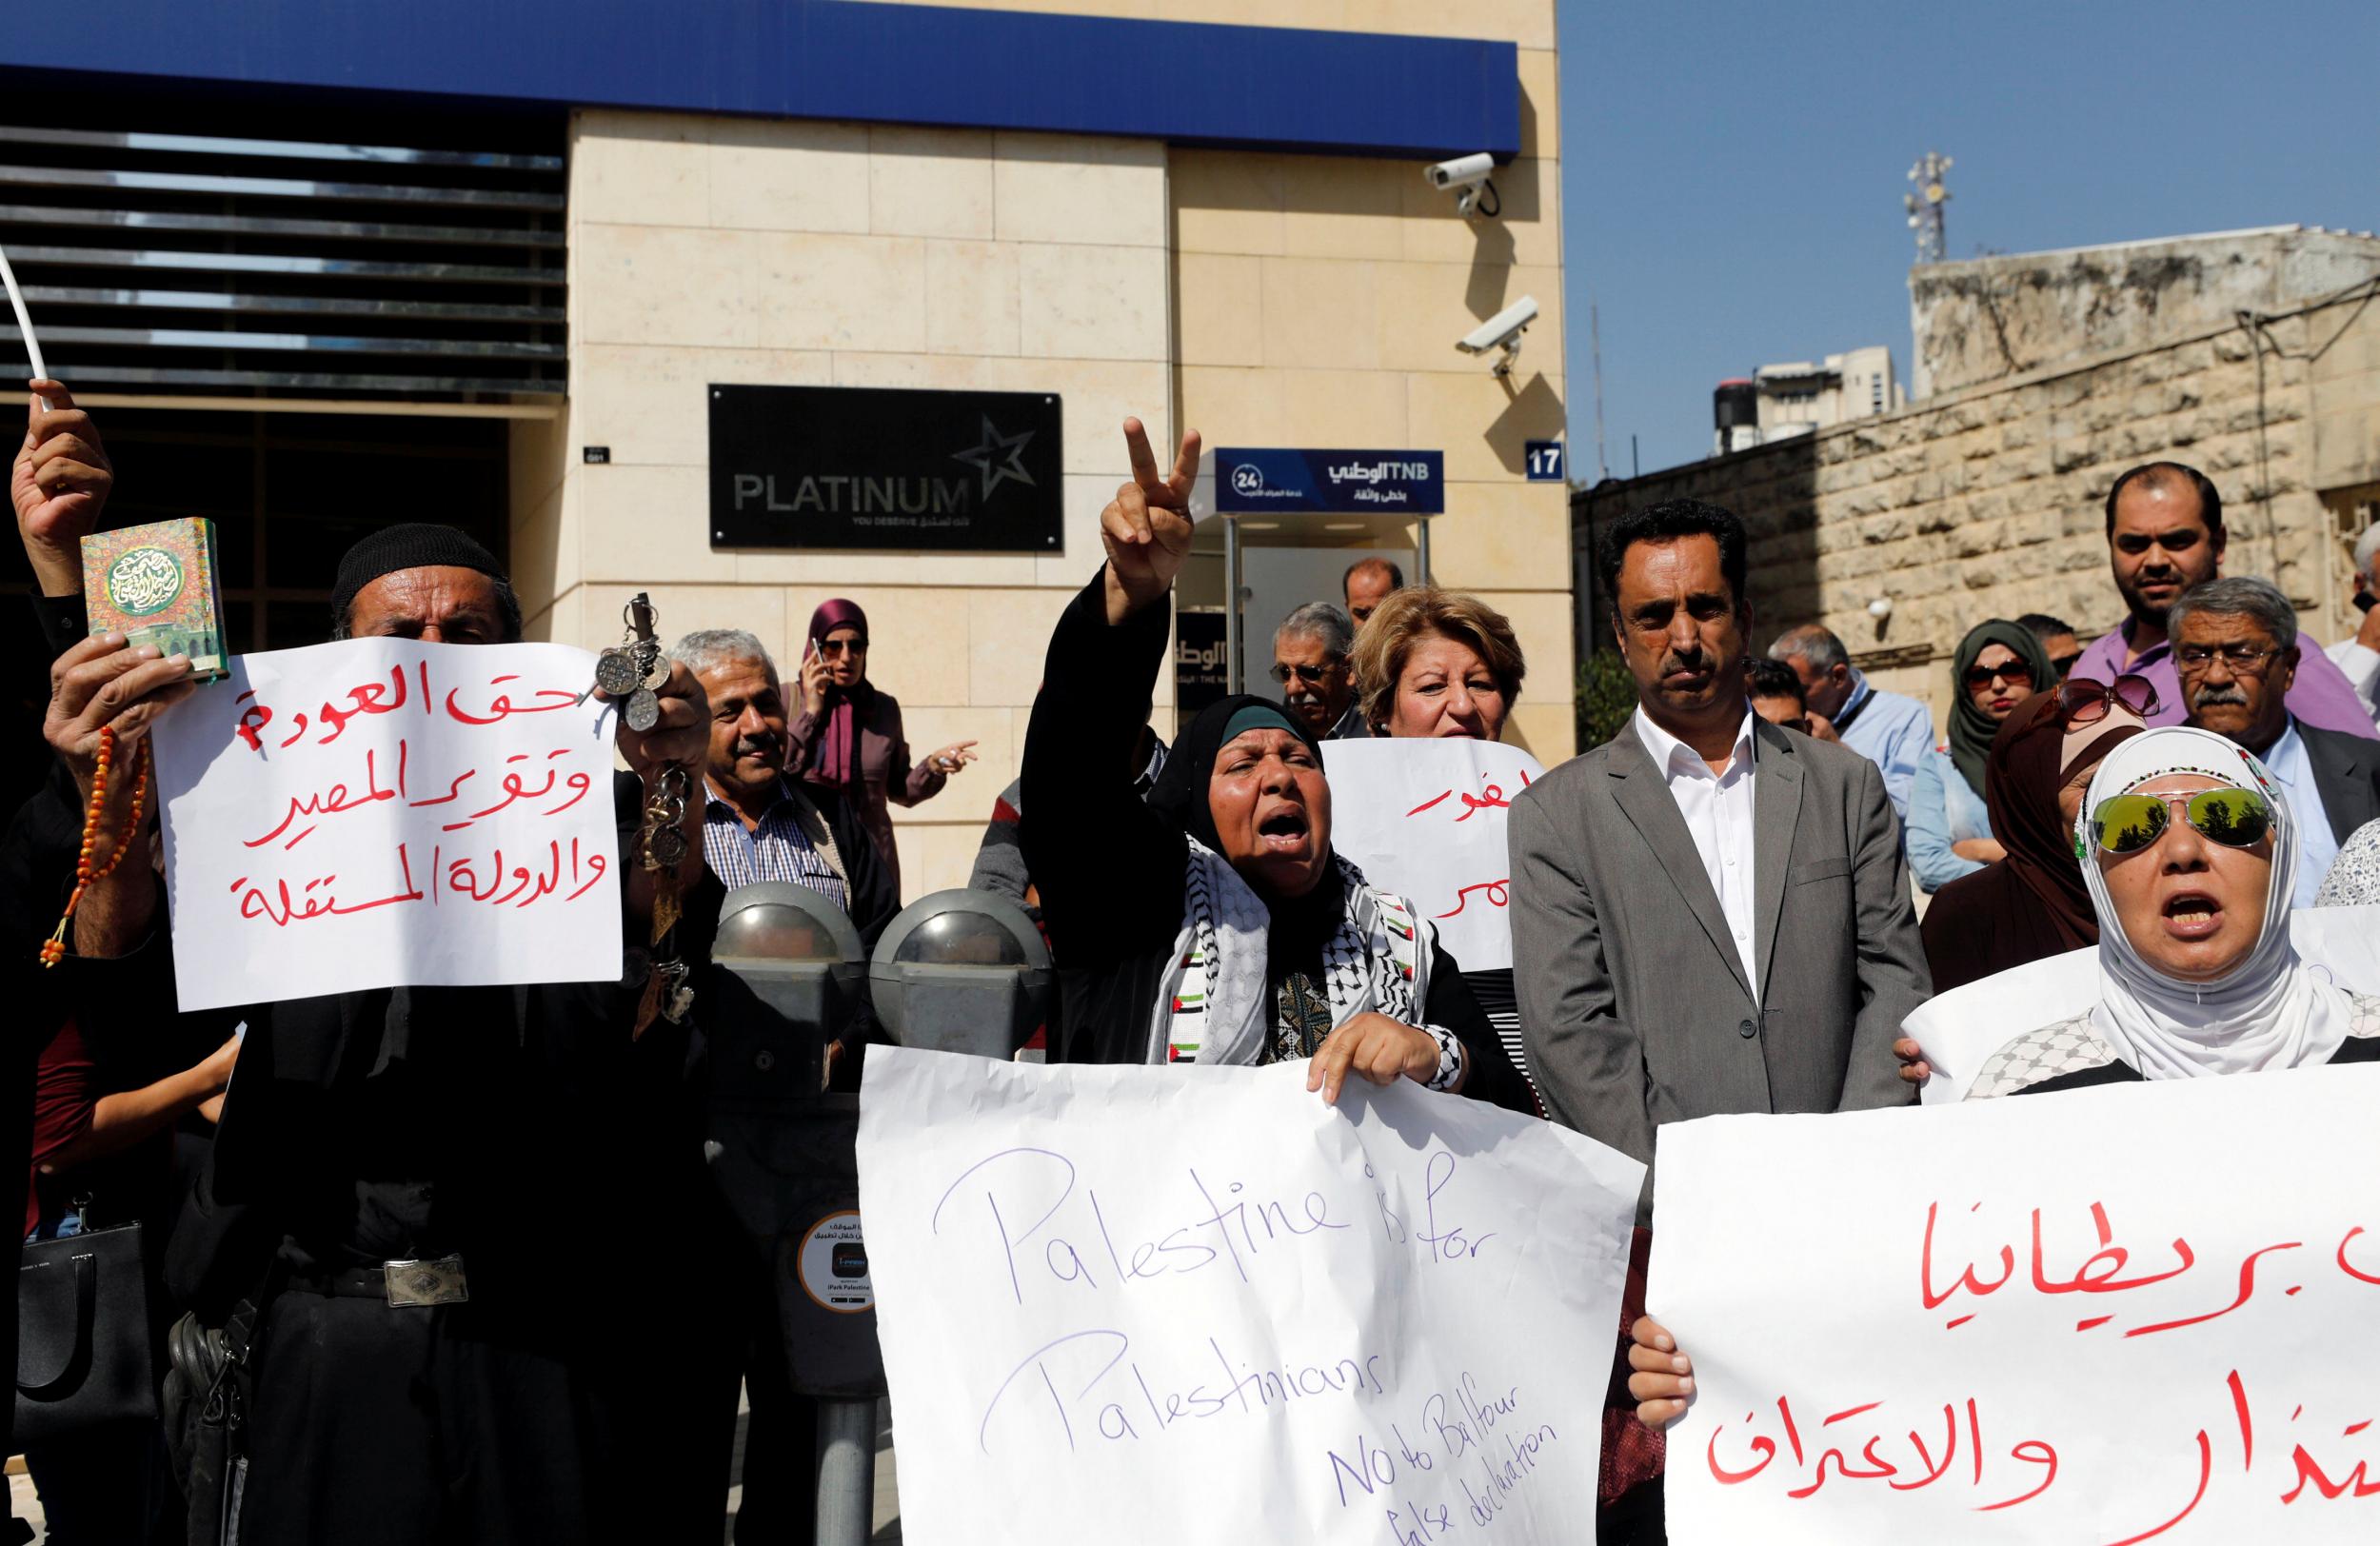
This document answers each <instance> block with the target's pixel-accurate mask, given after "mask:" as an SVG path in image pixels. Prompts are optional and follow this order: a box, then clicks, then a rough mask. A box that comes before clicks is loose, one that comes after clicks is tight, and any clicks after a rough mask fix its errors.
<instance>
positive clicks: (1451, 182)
mask: <svg viewBox="0 0 2380 1546" xmlns="http://www.w3.org/2000/svg"><path fill="white" fill-rule="evenodd" d="M1495 170H1496V158H1495V157H1494V156H1492V155H1490V154H1488V152H1486V151H1485V150H1481V151H1479V152H1478V154H1476V155H1467V156H1457V157H1456V158H1455V159H1454V160H1452V161H1440V162H1438V163H1436V164H1434V165H1432V166H1428V167H1424V168H1421V175H1422V176H1424V177H1426V178H1428V179H1429V180H1430V186H1431V187H1432V188H1440V189H1444V188H1459V189H1461V191H1460V192H1458V193H1457V194H1456V195H1455V211H1456V213H1458V214H1462V215H1468V214H1470V213H1471V211H1472V210H1474V209H1477V210H1478V211H1479V212H1480V213H1481V214H1484V215H1493V214H1496V213H1497V211H1499V210H1500V209H1502V208H1503V201H1502V200H1500V199H1498V198H1497V194H1496V185H1495V184H1494V183H1491V182H1489V181H1488V176H1489V174H1490V173H1492V172H1494V171H1495ZM1482 201H1484V202H1482Z"/></svg>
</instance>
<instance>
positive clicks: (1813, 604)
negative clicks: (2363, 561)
mask: <svg viewBox="0 0 2380 1546" xmlns="http://www.w3.org/2000/svg"><path fill="white" fill-rule="evenodd" d="M2365 293H2366V290H2365V289H2363V288H2359V289H2358V290H2356V291H2354V292H2350V294H2347V295H2345V296H2342V297H2339V298H2337V299H2335V300H2333V301H2331V302H2330V303H2328V304H2317V305H2315V306H2313V307H2309V308H2306V309H2302V310H2299V311H2297V312H2294V313H2292V314H2291V315H2288V316H2284V317H2280V318H2277V319H2274V320H2272V321H2271V323H2270V324H2269V326H2268V327H2267V329H2266V341H2265V342H2264V344H2263V346H2262V348H2261V350H2259V349H2258V348H2257V347H2255V345H2253V344H2252V343H2251V337H2250V335H2249V334H2248V333H2247V332H2246V331H2245V330H2243V329H2241V328H2239V327H2225V328H2222V329H2220V330H2208V331H2203V332H2199V333H2195V334H2192V335H2188V336H2184V337H2181V338H2177V339H2173V340H2172V341H2170V342H2167V343H2165V344H2162V345H2159V346H2156V347H2150V348H2144V349H2138V350H2133V351H2128V352H2120V353H2115V354H2112V355H2102V356H2099V357H2097V358H2095V359H2092V360H2089V361H2085V362H2082V363H2079V364H2077V365H2075V366H2073V367H2065V368H2059V369H2053V370H2046V371H2035V372H2033V373H2031V374H2028V375H2023V376H2016V377H2012V378H2009V379H2008V380H2006V381H2004V382H1996V383H1992V384H1989V385H1985V386H1975V387H1971V388H1969V389H1967V390H1965V391H1962V392H1956V393H1952V394H1948V395H1946V396H1940V397H1935V398H1934V399H1931V400H1929V401H1927V402H1924V403H1920V404H1917V405H1915V406H1912V407H1910V408H1907V409H1905V410H1903V411H1901V412H1899V413H1894V414H1890V415H1887V416H1885V417H1883V418H1880V419H1870V420H1864V421H1861V422H1859V423H1857V424H1854V425H1847V426H1840V427H1837V428H1835V429H1831V430H1826V431H1822V432H1820V433H1819V434H1818V435H1816V436H1815V437H1813V438H1811V439H1809V440H1806V441H1794V442H1787V443H1784V444H1782V445H1777V446H1763V447H1760V448H1758V449H1756V450H1753V451H1747V452H1742V453H1739V454H1737V455H1734V456H1729V457H1724V458H1717V459H1714V460H1711V461H1707V462H1701V463H1696V464H1693V465H1690V466H1685V467H1680V468H1676V469H1674V470H1671V471H1668V472H1661V473H1656V474H1652V475H1650V476H1648V477H1645V478H1641V479H1636V480H1634V481H1631V482H1625V483H1616V484H1607V485H1605V486H1602V487H1600V488H1598V489H1597V490H1596V491H1594V492H1593V493H1592V494H1587V495H1582V496H1581V497H1580V498H1579V500H1578V502H1577V521H1578V526H1579V531H1578V541H1579V543H1580V545H1581V547H1582V549H1583V548H1584V546H1585V545H1587V544H1588V543H1589V542H1590V541H1591V540H1592V535H1591V534H1592V530H1593V528H1594V527H1595V526H1596V525H1598V524H1600V523H1602V522H1606V521H1608V520H1610V519H1612V518H1613V517H1615V516H1616V515H1617V514H1618V513H1620V512H1621V511H1623V510H1625V509H1629V508H1634V507H1636V506H1638V505H1645V504H1650V503H1652V502H1654V501H1656V500H1658V499H1663V498H1668V497H1672V496H1674V495H1687V496H1691V497H1696V498H1701V499H1708V500H1712V501H1714V502H1716V503H1718V504H1722V505H1728V506H1730V507H1731V508H1734V509H1735V511H1736V512H1737V513H1739V514H1740V515H1742V516H1743V517H1744V519H1745V521H1746V522H1747V524H1748V525H1750V527H1751V530H1752V537H1753V541H1752V545H1751V552H1750V558H1751V566H1752V593H1753V599H1754V603H1755V607H1756V608H1757V610H1758V613H1759V619H1760V620H1759V624H1758V627H1757V629H1756V636H1757V640H1758V642H1759V643H1760V644H1763V645H1765V644H1766V642H1767V641H1768V640H1769V639H1771V638H1773V637H1774V636H1775V634H1776V633H1778V632H1780V631H1782V630H1783V629H1784V628H1785V627H1787V626H1789V625H1790V624H1795V623H1801V622H1807V621H1810V620H1812V619H1816V620H1818V621H1821V622H1824V623H1825V624H1827V625H1828V626H1829V627H1831V628H1833V629H1834V630H1835V632H1836V633H1837V634H1839V635H1841V636H1842V638H1843V639H1844V640H1845V642H1846V643H1848V644H1850V645H1851V646H1852V648H1853V650H1854V653H1855V654H1858V655H1860V656H1862V657H1864V659H1865V661H1866V663H1868V664H1871V665H1873V666H1874V667H1875V668H1876V674H1877V677H1878V680H1879V682H1880V683H1881V684H1883V685H1886V686H1889V687H1892V688H1893V689H1894V690H1896V691H1902V692H1908V693H1911V694H1913V695H1914V696H1918V697H1922V698H1925V699H1927V700H1928V701H1929V702H1931V703H1932V704H1933V705H1934V714H1935V719H1936V722H1937V723H1939V722H1940V721H1941V719H1942V717H1943V714H1944V712H1945V710H1946V709H1947V707H1948V703H1949V696H1950V682H1949V656H1950V653H1951V651H1952V650H1953V649H1954V647H1955V646H1956V644H1957V643H1958V640H1959V638H1960V636H1961V635H1962V634H1963V633H1964V632H1965V631H1966V630H1967V629H1968V628H1969V627H1971V626H1973V624H1976V623H1978V622H1980V621H1982V620H1983V619H1985V618H1989V617H2012V618H2013V617H2015V616H2017V615H2018V614H2020V613H2024V612H2032V611H2042V612H2050V613H2053V614H2055V615H2058V616H2061V617H2064V618H2067V619H2068V620H2070V621H2072V622H2073V623H2075V624H2078V625H2080V626H2081V627H2082V628H2083V629H2084V631H2085V632H2086V634H2092V633H2096V632H2099V631H2103V630H2105V629H2107V628H2109V627H2112V626H2113V625H2114V624H2116V623H2117V622H2118V621H2120V619H2121V616H2122V603H2121V602H2120V600H2119V599H2118V598H2117V596H2116V594H2115V589H2114V586H2113V584H2112V581H2111V580H2110V578H2109V575H2108V559H2107V543H2106V537H2105V516H2104V513H2103V509H2102V505H2103V502H2104V500H2105V499H2106V496H2107V490H2108V487H2109V486H2110V485H2111V484H2112V483H2113V482H2114V480H2115V478H2116V476H2117V474H2119V473H2121V472H2122V471H2123V470H2124V469H2125V468H2126V467H2128V466H2133V465H2135V464H2137V463H2140V462H2144V461H2151V460H2155V459H2159V458H2171V459H2172V460H2176V461H2182V462H2187V463H2190V464H2192V466H2197V467H2199V468H2200V469H2201V470H2203V471H2204V472H2206V473H2207V474H2208V476H2209V477H2211V478H2212V479H2213V480H2214V483H2215V485H2216V486H2217V487H2218V488H2219V489H2221V490H2222V492H2223V495H2224V500H2225V515H2226V525H2227V527H2228V529H2229V532H2230V538H2231V545H2230V550H2229V553H2228V555H2227V558H2226V562H2225V569H2226V571H2227V572H2230V573H2233V574H2262V575H2266V576H2269V577H2271V578H2272V579H2274V580H2275V581H2276V582H2277V583H2278V584H2279V585H2280V586H2281V588H2282V589H2283V590H2285V591H2287V592H2288V593H2289V595H2290V596H2291V599H2292V600H2293V601H2295V602H2296V603H2297V605H2298V607H2299V609H2300V621H2301V623H2302V624H2303V626H2304V627H2305V628H2306V630H2307V631H2308V633H2309V634H2311V636H2312V637H2313V638H2315V639H2318V640H2322V641H2326V642H2328V641H2331V640H2336V639H2338V638H2340V637H2341V636H2342V635H2343V634H2344V633H2347V632H2350V631H2352V624H2350V623H2349V621H2348V619H2349V618H2350V617H2351V616H2352V615H2353V614H2352V613H2351V611H2350V609H2349V608H2348V606H2347V605H2346V603H2345V596H2346V591H2347V580H2348V563H2347V560H2346V557H2345V545H2344V543H2343V541H2342V535H2343V534H2341V533H2340V532H2338V531H2337V530H2336V529H2335V527H2334V525H2333V524H2332V522H2331V519H2330V514H2329V512H2328V511H2327V510H2326V509H2325V507H2324V505H2323V503H2322V499H2321V495H2322V494H2323V493H2324V492H2326V491H2330V490H2333V489H2338V488H2342V487H2348V486H2354V485H2359V484H2364V483H2369V482H2371V481H2373V480H2375V479H2380V305H2371V306H2366V305H2364V304H2362V302H2363V297H2364V295H2365ZM2260 352H2261V355H2262V361H2261V363H2262V370H2263V391H2262V399H2263V401H2262V407H2261V410H2260V408H2259V401H2258V399H2259V392H2258V363H2259V362H2258V356H2259V353H2260ZM2260 496H2261V497H2260ZM2344 535H2346V536H2349V537H2351V533H2349V534H2344ZM1878 596H1885V597H1889V598H1891V599H1892V601H1893V604H1894V608H1893V614H1892V617H1891V619H1890V620H1889V622H1887V623H1886V624H1884V625H1882V626H1881V627H1879V626H1878V625H1877V624H1875V623H1874V621H1873V620H1872V619H1871V618H1870V617H1869V616H1868V614H1867V611H1866V608H1867V605H1868V603H1869V602H1870V601H1871V600H1873V599H1874V598H1875V597H1878ZM1582 627H1586V628H1590V629H1594V630H1599V635H1598V636H1601V635H1608V629H1609V624H1608V621H1606V620H1604V619H1602V618H1600V617H1599V616H1598V617H1597V618H1596V619H1595V620H1594V621H1592V622H1590V623H1582Z"/></svg>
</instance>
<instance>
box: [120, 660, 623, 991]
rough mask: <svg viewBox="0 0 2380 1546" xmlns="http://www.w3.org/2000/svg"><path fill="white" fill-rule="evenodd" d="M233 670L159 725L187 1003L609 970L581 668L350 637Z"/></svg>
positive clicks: (607, 734) (607, 787) (606, 754)
mask: <svg viewBox="0 0 2380 1546" xmlns="http://www.w3.org/2000/svg"><path fill="white" fill-rule="evenodd" d="M230 664H231V674H230V676H229V678H228V679H227V680H225V681H223V682H218V683H213V684H209V685H208V686H205V687H202V688H201V689H200V690H199V691H198V692H197V693H196V694H195V695H194V696H192V697H191V698H189V699H188V700H187V701H185V702H184V703H182V704H178V705H176V706H175V707H174V708H173V709H172V710H171V711H170V712H169V713H168V714H166V715H165V716H164V717H163V718H161V719H160V720H159V721H158V723H157V727H156V730H155V731H154V734H155V736H156V743H157V745H156V765H157V786H158V791H159V796H160V799H161V802H162V805H161V808H162V810H163V812H164V819H165V842H166V882H167V895H168V898H169V902H170V905H171V907H172V915H173V964H174V972H175V976H176V979H177V985H178V988H179V991H180V995H181V1006H182V1007H183V1008H184V1009H186V1010H190V1009H208V1008H213V1007H216V1006H218V1005H223V1004H243V1003H261V1002H268V1001H275V1000H281V999H303V998H310V997H313V996H316V995H320V994H331V993H347V992H351V991H354V990H357V989H362V988H376V987H393V986H401V985H412V986H426V985H442V986H457V985H465V984H473V983H498V982H591V981H608V980H611V979H615V978H617V977H618V976H619V975H620V972H621V954H620V949H621V947H620V941H621V934H620V881H619V877H618V875H616V874H615V873H614V869H615V866H616V863H617V857H616V854H615V851H614V850H615V849H616V848H617V847H618V845H619V835H618V831H617V827H616V824H615V822H614V819H613V814H612V799H611V776H612V727H613V723H614V721H613V716H612V712H611V710H610V709H609V708H608V707H607V706H606V705H605V704H603V703H602V702H600V701H599V700H596V699H592V698H588V699H586V700H585V701H584V702H581V694H582V693H584V692H585V689H586V684H587V683H588V682H589V681H591V680H592V678H593V672H594V668H595V658H594V656H592V655H590V654H588V653H587V652H586V651H585V650H583V649H573V648H570V647H568V646H566V645H563V644H483V645H461V644H422V643H419V642H415V641H407V640H401V639H355V640H347V641H343V642H341V643H338V644H316V645H313V646H311V647H309V648H306V649H283V650H272V651H268V652H266V653H261V654H255V655H243V656H238V657H235V658H234V659H233V660H232V661H231V663H230Z"/></svg>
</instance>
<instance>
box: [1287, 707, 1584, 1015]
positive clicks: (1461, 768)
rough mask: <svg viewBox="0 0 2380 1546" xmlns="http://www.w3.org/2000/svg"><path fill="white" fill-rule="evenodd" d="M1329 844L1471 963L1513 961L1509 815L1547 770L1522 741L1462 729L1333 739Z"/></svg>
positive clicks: (1490, 966) (1327, 758) (1486, 966)
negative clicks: (1440, 736)
mask: <svg viewBox="0 0 2380 1546" xmlns="http://www.w3.org/2000/svg"><path fill="white" fill-rule="evenodd" d="M1322 765H1323V770H1324V771H1325V772H1326V773H1328V774H1329V776H1330V783H1331V846H1332V847H1333V848H1335V849H1337V850H1338V851H1339V854H1340V855H1341V856H1343V857H1344V858H1345V859H1347V860H1348V862H1351V863H1353V864H1354V865H1355V866H1356V867H1357V868H1358V869H1360V870H1361V871H1363V878H1364V879H1365V880H1367V881H1369V882H1372V883H1373V884H1374V885H1377V886H1378V887H1380V888H1381V889H1383V890H1386V891H1393V892H1395V893H1396V894H1397V895H1398V896H1400V897H1403V898H1405V899H1406V900H1407V901H1409V902H1412V903H1413V905H1414V910H1415V911H1416V912H1417V913H1418V914H1419V915H1420V916H1421V917H1423V918H1425V919H1428V920H1429V921H1430V922H1432V923H1435V924H1436V925H1437V926H1438V939H1439V940H1440V941H1442V942H1443V943H1444V944H1445V946H1446V948H1447V949H1448V950H1450V951H1452V952H1454V956H1455V960H1456V961H1457V962H1458V964H1459V965H1460V966H1461V967H1462V969H1463V970H1464V971H1466V972H1484V971H1495V970H1497V969H1499V968H1503V967H1508V966H1510V965H1512V963H1513V934H1512V923H1511V916H1512V915H1511V914H1510V913H1509V912H1507V911H1506V910H1505V909H1506V908H1507V907H1508V906H1509V904H1510V902H1511V897H1510V896H1509V894H1508V893H1509V891H1510V887H1511V882H1512V874H1513V869H1512V859H1511V856H1510V853H1509V851H1508V850H1507V848H1506V847H1505V842H1504V819H1505V817H1506V816H1507V815H1508V814H1510V812H1509V807H1510V805H1511V804H1512V802H1513V801H1514V800H1515V799H1516V798H1517V797H1518V795H1519V794H1520V791H1521V790H1523V789H1526V788H1527V787H1529V785H1530V784H1531V783H1534V782H1536V781H1537V780H1538V779H1541V778H1543V777H1545V769H1544V768H1543V767H1541V766H1539V765H1538V764H1537V759H1536V758H1534V757H1532V756H1530V755H1529V754H1528V753H1527V752H1525V751H1522V750H1521V749H1520V748H1519V747H1518V746H1507V745H1504V744H1502V743H1498V742H1493V741H1472V740H1468V739H1464V738H1449V739H1446V740H1433V741H1423V740H1389V739H1386V738H1377V739H1373V740H1367V741H1331V742H1325V743H1323V746H1322Z"/></svg>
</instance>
